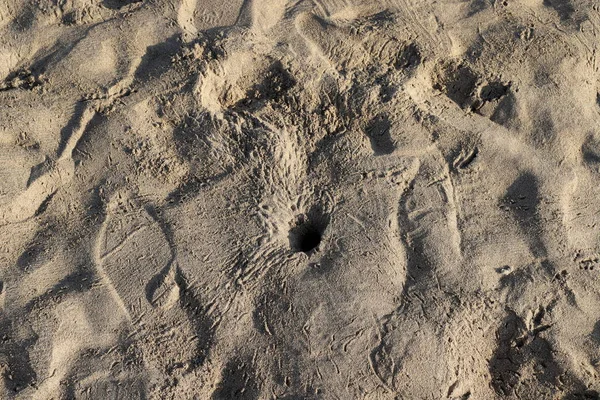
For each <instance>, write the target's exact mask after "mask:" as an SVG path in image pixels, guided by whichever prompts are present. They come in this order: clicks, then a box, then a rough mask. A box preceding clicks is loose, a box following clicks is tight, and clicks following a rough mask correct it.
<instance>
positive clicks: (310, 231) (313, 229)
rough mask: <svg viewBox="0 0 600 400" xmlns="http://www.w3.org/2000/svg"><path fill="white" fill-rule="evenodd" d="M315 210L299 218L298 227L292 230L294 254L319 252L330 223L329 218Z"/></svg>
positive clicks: (291, 240)
mask: <svg viewBox="0 0 600 400" xmlns="http://www.w3.org/2000/svg"><path fill="white" fill-rule="evenodd" d="M320 211H321V210H320V209H317V208H313V209H312V210H311V211H309V212H308V214H306V215H300V216H298V218H297V221H296V225H295V226H294V227H293V228H292V229H291V230H290V233H289V236H288V237H289V240H290V247H291V249H292V250H293V251H294V252H297V253H299V252H303V253H311V252H313V251H315V250H318V247H319V245H320V244H321V240H322V239H323V233H324V232H325V228H326V227H327V225H328V223H329V217H328V216H327V215H324V214H322V213H321V212H320Z"/></svg>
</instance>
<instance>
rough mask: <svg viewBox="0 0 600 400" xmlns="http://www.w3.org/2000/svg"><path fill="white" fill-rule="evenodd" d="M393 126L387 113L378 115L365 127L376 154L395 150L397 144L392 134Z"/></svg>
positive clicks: (389, 152)
mask: <svg viewBox="0 0 600 400" xmlns="http://www.w3.org/2000/svg"><path fill="white" fill-rule="evenodd" d="M391 126H392V124H391V122H390V119H389V118H388V117H387V116H386V115H378V116H377V117H375V118H373V119H372V120H371V121H370V122H369V124H368V125H367V127H366V128H365V132H366V134H367V136H368V137H369V140H370V142H371V148H372V149H373V153H374V154H375V155H384V154H391V153H393V152H394V149H395V147H396V146H395V144H394V142H393V141H392V138H391V136H390V128H391Z"/></svg>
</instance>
